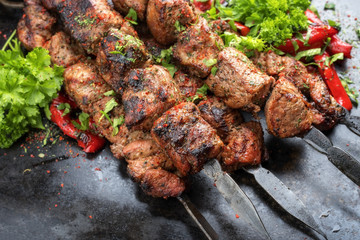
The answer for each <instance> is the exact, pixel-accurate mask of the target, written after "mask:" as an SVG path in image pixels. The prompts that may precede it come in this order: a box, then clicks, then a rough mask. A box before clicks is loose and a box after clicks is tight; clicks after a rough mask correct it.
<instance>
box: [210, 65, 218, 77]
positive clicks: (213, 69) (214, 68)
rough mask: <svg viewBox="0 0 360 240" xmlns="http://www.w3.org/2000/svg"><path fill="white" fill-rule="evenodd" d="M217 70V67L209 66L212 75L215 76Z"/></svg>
mask: <svg viewBox="0 0 360 240" xmlns="http://www.w3.org/2000/svg"><path fill="white" fill-rule="evenodd" d="M217 70H218V68H217V67H215V66H214V67H212V68H211V74H212V75H213V76H215V74H216V72H217Z"/></svg>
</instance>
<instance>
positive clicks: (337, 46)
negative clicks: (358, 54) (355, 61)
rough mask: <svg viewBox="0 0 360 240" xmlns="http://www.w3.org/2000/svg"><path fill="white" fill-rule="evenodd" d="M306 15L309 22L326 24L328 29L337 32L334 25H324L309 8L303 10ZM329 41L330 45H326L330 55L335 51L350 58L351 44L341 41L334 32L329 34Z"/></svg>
mask: <svg viewBox="0 0 360 240" xmlns="http://www.w3.org/2000/svg"><path fill="white" fill-rule="evenodd" d="M305 15H306V17H307V18H308V19H309V21H310V22H313V23H316V24H319V25H323V26H327V27H328V28H329V31H331V32H335V31H336V33H337V30H336V29H335V28H334V27H331V26H328V25H326V24H325V23H324V22H323V21H321V20H320V19H319V17H318V16H317V15H316V14H315V13H313V12H312V11H311V10H309V9H307V10H306V11H305ZM330 37H331V41H330V45H329V47H328V49H329V52H330V54H331V55H334V54H336V53H344V57H346V58H351V50H352V46H351V45H350V44H348V43H346V42H344V41H342V40H341V39H340V38H339V37H338V36H337V35H336V34H333V35H330Z"/></svg>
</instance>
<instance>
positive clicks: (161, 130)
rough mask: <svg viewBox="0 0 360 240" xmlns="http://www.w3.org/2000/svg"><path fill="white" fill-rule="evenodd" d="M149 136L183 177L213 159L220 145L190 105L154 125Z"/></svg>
mask: <svg viewBox="0 0 360 240" xmlns="http://www.w3.org/2000/svg"><path fill="white" fill-rule="evenodd" d="M151 135H152V136H153V138H154V140H155V141H156V142H157V143H158V145H159V146H160V147H162V148H164V149H165V150H166V152H167V154H168V155H169V156H170V158H171V159H172V161H173V163H174V165H175V167H176V168H177V169H178V170H179V172H180V174H181V175H182V176H186V175H188V174H189V173H197V172H199V171H200V170H201V169H202V167H203V165H204V164H205V162H206V161H207V160H209V159H211V158H216V157H217V156H218V155H219V154H220V152H221V151H222V148H223V142H222V141H221V140H220V138H219V136H218V135H216V130H215V129H213V128H212V127H211V126H210V125H209V124H208V123H207V122H206V121H205V120H204V119H203V118H202V117H201V116H200V112H199V109H198V108H197V107H196V105H195V104H193V103H190V102H188V103H181V104H179V105H177V106H175V107H173V108H171V109H170V110H168V111H167V112H165V113H164V114H163V115H162V116H161V117H160V118H159V119H158V120H156V121H155V123H154V127H153V129H152V130H151Z"/></svg>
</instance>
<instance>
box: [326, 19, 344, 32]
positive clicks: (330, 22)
mask: <svg viewBox="0 0 360 240" xmlns="http://www.w3.org/2000/svg"><path fill="white" fill-rule="evenodd" d="M327 22H328V24H329V25H330V26H331V27H334V28H336V29H337V30H338V31H340V30H341V25H340V23H338V22H335V21H333V20H330V19H328V21H327Z"/></svg>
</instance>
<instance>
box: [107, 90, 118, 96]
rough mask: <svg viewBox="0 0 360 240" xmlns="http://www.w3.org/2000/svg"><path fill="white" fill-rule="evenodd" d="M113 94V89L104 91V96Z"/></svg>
mask: <svg viewBox="0 0 360 240" xmlns="http://www.w3.org/2000/svg"><path fill="white" fill-rule="evenodd" d="M115 95H116V94H115V92H114V90H110V91H107V92H105V93H104V96H106V97H109V96H115Z"/></svg>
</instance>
